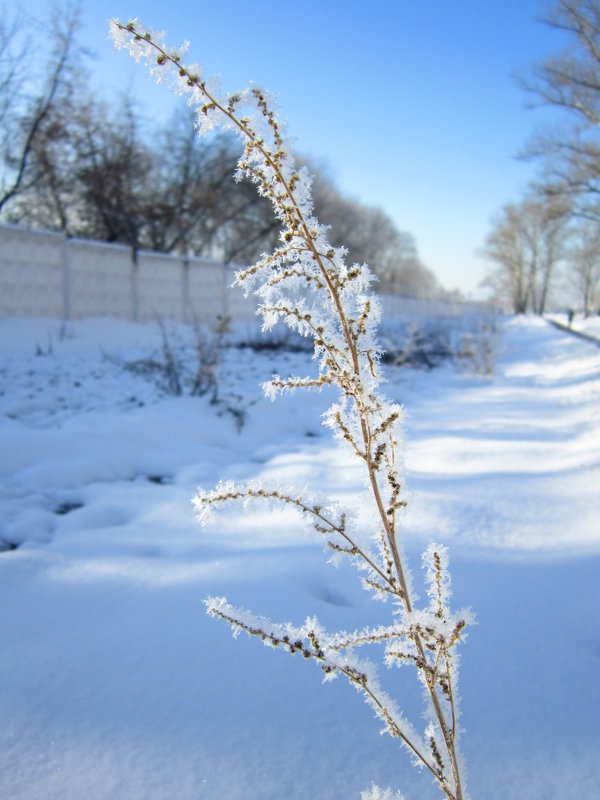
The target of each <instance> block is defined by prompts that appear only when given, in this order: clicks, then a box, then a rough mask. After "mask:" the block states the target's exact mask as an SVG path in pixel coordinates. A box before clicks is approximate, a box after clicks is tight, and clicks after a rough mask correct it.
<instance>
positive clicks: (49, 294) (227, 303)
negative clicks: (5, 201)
mask: <svg viewBox="0 0 600 800" xmlns="http://www.w3.org/2000/svg"><path fill="white" fill-rule="evenodd" d="M233 279H234V268H233V267H230V266H224V265H223V264H222V263H219V262H216V261H211V260H209V259H204V258H189V259H183V258H181V257H178V256H173V255H166V254H163V253H152V252H147V251H140V252H138V253H137V255H136V257H135V258H134V257H133V255H132V250H131V248H129V247H126V246H124V245H119V244H106V243H103V242H95V241H88V240H83V239H67V238H66V237H65V236H63V235H62V234H60V233H54V232H52V231H42V230H32V229H29V228H24V227H20V226H16V225H0V318H3V317H52V318H60V319H82V318H86V317H100V316H106V317H115V318H117V319H127V320H133V321H135V322H145V321H147V320H151V319H156V317H157V316H158V317H160V318H162V319H169V320H177V321H180V322H190V321H193V320H197V321H201V322H204V323H208V324H211V323H215V322H216V320H217V319H218V317H220V316H229V317H230V318H231V319H232V321H234V322H237V323H250V322H252V321H254V320H255V319H256V317H255V310H256V305H255V304H254V303H252V302H250V301H247V300H245V299H244V296H243V294H242V292H241V290H239V289H238V288H234V289H230V288H229V287H230V285H231V283H232V281H233ZM381 299H382V303H383V312H384V317H385V318H387V319H392V318H395V317H399V316H401V317H405V316H409V317H413V318H419V317H422V316H428V317H431V316H438V317H439V316H442V317H448V316H460V315H462V314H465V313H473V312H475V313H477V312H478V310H479V309H478V307H477V304H473V303H444V302H437V301H431V300H423V299H417V298H410V297H400V296H397V295H387V294H386V295H383V296H382V298H381ZM484 309H485V307H482V308H481V310H482V311H483V310H484ZM487 311H488V312H489V308H488V309H487Z"/></svg>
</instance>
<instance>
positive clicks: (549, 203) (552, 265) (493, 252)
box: [483, 196, 568, 314]
mask: <svg viewBox="0 0 600 800" xmlns="http://www.w3.org/2000/svg"><path fill="white" fill-rule="evenodd" d="M567 222H568V216H567V208H566V207H565V206H564V204H562V203H560V202H558V201H557V200H556V199H552V198H545V197H543V196H540V197H535V196H532V197H526V198H525V199H524V200H522V201H521V202H520V203H507V204H506V205H505V206H504V207H503V208H502V210H501V211H500V213H499V214H497V215H496V217H495V218H494V219H493V220H492V223H491V230H490V232H489V234H488V236H487V238H486V243H485V248H484V251H483V255H484V257H485V258H486V259H487V260H488V261H489V262H490V263H491V264H492V265H493V268H492V270H491V271H490V272H489V274H488V276H487V279H486V284H487V285H488V286H491V287H492V288H493V289H494V292H495V296H496V299H497V300H498V302H501V303H504V304H506V305H509V306H510V307H511V308H512V310H513V311H514V313H515V314H524V313H525V312H527V311H532V312H534V313H535V314H543V313H544V312H545V311H546V307H547V304H548V300H549V296H550V291H551V288H552V286H553V283H554V280H555V278H556V268H557V265H558V263H559V261H560V260H561V259H562V258H563V256H564V252H565V250H564V243H565V231H566V225H567Z"/></svg>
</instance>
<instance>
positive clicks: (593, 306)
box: [568, 220, 600, 317]
mask: <svg viewBox="0 0 600 800" xmlns="http://www.w3.org/2000/svg"><path fill="white" fill-rule="evenodd" d="M573 239H574V240H573V243H572V245H571V247H570V248H569V273H568V278H569V283H570V284H571V286H572V288H573V289H574V291H575V293H576V297H577V301H578V305H579V307H580V308H581V310H582V311H583V313H584V314H585V316H586V317H587V316H589V315H590V314H592V313H594V312H595V311H596V312H598V311H600V230H599V229H598V225H597V224H596V223H595V222H591V221H588V220H584V221H582V222H581V223H580V224H579V225H578V226H577V228H576V230H575V232H574V237H573Z"/></svg>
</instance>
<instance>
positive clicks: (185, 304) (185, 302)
mask: <svg viewBox="0 0 600 800" xmlns="http://www.w3.org/2000/svg"><path fill="white" fill-rule="evenodd" d="M189 318H190V259H189V257H188V256H187V255H186V256H184V258H183V261H182V262H181V321H182V322H187V321H188V320H189Z"/></svg>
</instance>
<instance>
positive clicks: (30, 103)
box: [0, 6, 79, 212]
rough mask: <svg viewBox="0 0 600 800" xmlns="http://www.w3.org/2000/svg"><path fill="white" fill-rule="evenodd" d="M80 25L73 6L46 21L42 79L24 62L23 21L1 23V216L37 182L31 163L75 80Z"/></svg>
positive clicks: (28, 32) (26, 27)
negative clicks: (47, 44) (47, 43)
mask: <svg viewBox="0 0 600 800" xmlns="http://www.w3.org/2000/svg"><path fill="white" fill-rule="evenodd" d="M78 27H79V10H78V7H77V6H73V7H71V8H70V9H69V10H67V11H66V12H64V11H63V12H62V13H60V14H58V13H56V14H55V15H54V16H53V17H52V19H51V21H50V25H49V28H50V41H51V47H50V53H49V55H48V58H47V62H46V64H45V65H44V67H43V69H42V70H41V77H40V76H39V75H38V76H36V74H35V69H34V67H32V66H31V65H30V63H29V59H27V60H25V59H24V58H23V56H24V53H25V52H26V49H27V48H26V41H27V39H29V38H31V37H32V36H33V35H34V34H33V33H32V25H31V23H26V22H25V20H24V19H22V18H21V19H13V20H12V21H8V22H7V21H6V17H5V16H4V15H3V16H2V19H1V20H0V47H1V48H2V56H1V57H0V123H1V130H2V134H1V135H0V165H1V166H0V212H1V211H2V210H3V209H4V207H5V206H6V205H7V204H8V203H9V202H10V201H12V200H14V199H15V198H16V197H18V196H19V195H20V194H21V193H22V192H24V191H26V190H28V189H30V188H31V187H32V186H34V185H35V184H36V183H37V182H38V181H39V180H40V172H39V170H38V169H37V168H36V167H35V165H34V164H33V163H32V162H33V161H34V152H35V148H36V145H37V143H38V141H39V139H40V137H43V136H45V135H46V136H47V135H48V130H49V126H52V125H53V124H55V122H56V115H55V111H56V109H58V108H60V107H64V105H65V103H66V102H67V98H68V96H69V94H70V92H71V90H72V84H73V81H74V79H75V76H76V70H75V69H74V55H75V51H76V41H75V39H76V32H77V30H78Z"/></svg>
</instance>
